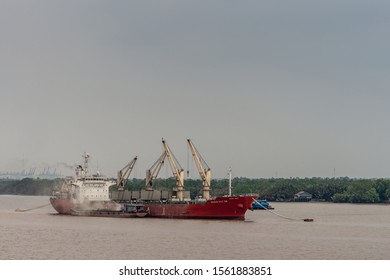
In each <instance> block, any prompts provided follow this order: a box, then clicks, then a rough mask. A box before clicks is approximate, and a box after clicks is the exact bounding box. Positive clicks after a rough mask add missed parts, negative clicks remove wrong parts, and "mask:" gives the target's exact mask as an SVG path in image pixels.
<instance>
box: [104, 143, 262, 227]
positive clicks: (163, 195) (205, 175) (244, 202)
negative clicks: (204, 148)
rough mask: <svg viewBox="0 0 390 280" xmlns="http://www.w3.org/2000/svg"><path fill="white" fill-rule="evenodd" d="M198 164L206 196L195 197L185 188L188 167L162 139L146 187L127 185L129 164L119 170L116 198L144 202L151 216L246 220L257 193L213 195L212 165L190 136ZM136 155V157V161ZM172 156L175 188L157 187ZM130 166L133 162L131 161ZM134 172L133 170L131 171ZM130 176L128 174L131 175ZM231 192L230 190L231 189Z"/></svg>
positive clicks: (113, 197)
mask: <svg viewBox="0 0 390 280" xmlns="http://www.w3.org/2000/svg"><path fill="white" fill-rule="evenodd" d="M187 142H188V145H189V148H190V149H191V153H192V156H193V158H194V161H195V165H196V167H197V169H198V171H199V174H200V176H201V178H202V182H203V196H200V197H195V198H191V195H190V192H189V191H186V190H184V169H183V168H182V167H181V166H180V164H179V163H178V161H177V160H176V158H175V156H174V155H173V154H172V152H171V150H170V148H169V147H168V145H167V143H166V142H165V140H164V139H163V140H162V143H163V146H164V151H163V153H162V155H161V156H160V157H159V158H158V160H157V161H156V162H155V163H154V164H153V165H152V167H151V168H150V169H149V170H147V171H146V187H145V189H144V190H140V191H129V190H125V189H124V185H125V182H126V180H127V177H125V175H124V174H129V167H128V168H124V169H122V170H121V171H119V172H118V179H117V185H118V190H117V191H113V192H112V193H111V194H112V197H111V198H112V200H113V201H116V202H119V203H123V202H134V203H142V204H143V205H144V207H145V209H146V210H147V211H148V215H147V217H154V218H181V219H237V220H244V219H245V213H246V211H247V210H248V209H251V207H252V202H253V199H254V198H256V196H232V195H228V196H222V197H214V198H213V197H211V196H210V182H211V169H210V168H209V167H208V165H207V164H206V162H205V161H204V160H203V158H202V157H201V156H200V154H199V152H198V151H197V150H196V148H195V146H194V145H193V143H192V142H191V140H190V139H187ZM135 159H136V158H134V159H133V161H134V160H135ZM165 159H168V162H169V166H170V168H171V170H172V173H173V176H174V177H175V179H176V186H175V187H174V188H173V189H172V190H157V189H156V186H155V181H156V178H157V176H158V173H159V171H160V169H161V167H162V165H163V164H164V161H165ZM133 161H132V162H133ZM128 166H130V164H129V165H128ZM130 172H131V171H130ZM127 176H128V175H127ZM229 194H230V192H229Z"/></svg>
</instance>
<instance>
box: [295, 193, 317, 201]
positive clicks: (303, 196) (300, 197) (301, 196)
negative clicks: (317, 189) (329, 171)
mask: <svg viewBox="0 0 390 280" xmlns="http://www.w3.org/2000/svg"><path fill="white" fill-rule="evenodd" d="M312 198H313V196H312V195H311V194H310V193H308V192H305V191H300V192H298V193H296V194H295V195H294V201H310V200H311V199H312Z"/></svg>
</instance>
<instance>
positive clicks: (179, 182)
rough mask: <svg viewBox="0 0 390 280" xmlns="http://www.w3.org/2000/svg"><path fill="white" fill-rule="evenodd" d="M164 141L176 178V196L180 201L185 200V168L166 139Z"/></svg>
mask: <svg viewBox="0 0 390 280" xmlns="http://www.w3.org/2000/svg"><path fill="white" fill-rule="evenodd" d="M162 143H163V145H164V149H165V152H166V154H167V158H168V161H169V165H170V166H171V170H172V173H173V175H174V176H175V178H176V189H175V191H176V197H177V198H178V200H179V201H183V187H184V169H183V168H182V167H181V166H180V164H179V162H178V161H177V159H176V158H175V156H174V155H173V154H172V152H171V150H170V149H169V147H168V145H167V143H166V142H165V140H164V139H162Z"/></svg>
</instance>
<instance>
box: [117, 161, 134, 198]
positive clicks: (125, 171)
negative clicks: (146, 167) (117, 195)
mask: <svg viewBox="0 0 390 280" xmlns="http://www.w3.org/2000/svg"><path fill="white" fill-rule="evenodd" d="M136 161H137V156H135V157H134V158H133V159H132V160H131V161H130V162H129V163H128V164H127V165H126V166H125V167H123V168H122V169H121V170H119V171H118V175H117V179H116V185H117V186H118V191H123V190H124V189H125V185H126V182H127V179H128V178H129V176H130V173H131V171H132V170H133V168H134V165H135V162H136Z"/></svg>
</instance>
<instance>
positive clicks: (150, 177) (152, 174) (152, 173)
mask: <svg viewBox="0 0 390 280" xmlns="http://www.w3.org/2000/svg"><path fill="white" fill-rule="evenodd" d="M166 156H167V153H166V152H165V151H164V152H163V153H162V154H161V156H160V157H159V158H158V160H157V161H156V162H155V163H154V164H153V165H152V167H150V169H148V170H146V190H148V191H150V190H152V189H153V182H154V180H155V179H156V178H157V176H158V173H159V172H160V169H161V167H162V165H163V164H164V160H165V157H166Z"/></svg>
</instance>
